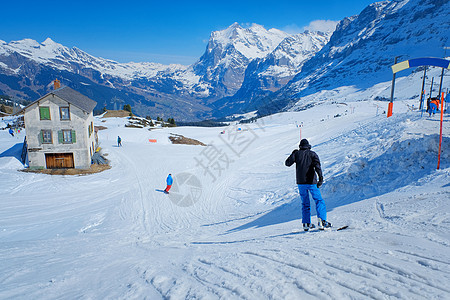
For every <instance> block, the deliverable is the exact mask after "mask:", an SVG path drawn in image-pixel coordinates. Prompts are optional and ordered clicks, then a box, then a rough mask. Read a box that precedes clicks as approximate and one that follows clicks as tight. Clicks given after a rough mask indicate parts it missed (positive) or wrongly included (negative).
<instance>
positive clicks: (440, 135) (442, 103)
mask: <svg viewBox="0 0 450 300" xmlns="http://www.w3.org/2000/svg"><path fill="white" fill-rule="evenodd" d="M443 122H444V92H442V95H441V132H440V134H439V155H438V165H437V169H438V170H439V166H440V165H441V147H442V123H443Z"/></svg>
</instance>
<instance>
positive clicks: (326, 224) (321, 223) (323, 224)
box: [318, 218, 332, 230]
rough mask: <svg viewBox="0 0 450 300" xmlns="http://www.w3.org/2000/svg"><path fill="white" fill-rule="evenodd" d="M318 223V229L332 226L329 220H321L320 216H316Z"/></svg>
mask: <svg viewBox="0 0 450 300" xmlns="http://www.w3.org/2000/svg"><path fill="white" fill-rule="evenodd" d="M318 225H319V226H318V227H319V230H325V229H329V228H331V227H332V225H331V223H330V222H328V221H325V220H322V219H321V218H318Z"/></svg>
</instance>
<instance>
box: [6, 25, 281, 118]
mask: <svg viewBox="0 0 450 300" xmlns="http://www.w3.org/2000/svg"><path fill="white" fill-rule="evenodd" d="M288 36H289V34H287V33H285V32H282V31H280V30H277V29H270V30H266V29H265V28H264V27H263V26H260V25H257V24H253V25H252V26H251V27H249V28H243V27H241V26H240V25H239V24H237V23H234V24H233V25H231V26H230V27H229V28H226V29H224V30H221V31H215V32H212V34H211V37H210V40H209V43H208V46H207V48H206V51H205V53H204V55H203V56H202V57H201V58H200V59H199V61H197V62H196V63H195V64H193V65H192V66H189V67H187V66H182V65H168V66H166V65H161V64H155V63H133V62H131V63H118V62H115V61H112V60H108V59H104V58H97V57H94V56H92V55H89V54H88V53H86V52H84V51H82V50H80V49H78V48H76V47H74V48H68V47H65V46H63V45H61V44H58V43H56V42H54V41H52V40H51V39H50V38H48V39H46V40H45V41H44V42H42V43H38V42H36V41H34V40H31V39H25V40H22V41H12V42H10V43H6V42H4V41H0V72H1V74H3V75H5V76H7V77H5V78H4V79H3V80H2V81H1V82H0V91H1V92H3V93H6V94H12V95H13V96H19V97H24V98H29V99H30V100H34V99H36V98H38V97H39V96H41V95H42V94H45V93H46V92H47V91H48V89H49V83H50V82H51V81H52V80H53V79H54V78H56V77H57V78H60V80H61V81H62V83H63V84H70V85H72V86H73V85H78V89H79V88H81V89H85V90H86V91H85V92H87V93H88V94H91V95H93V96H96V97H99V96H100V97H101V96H102V95H104V94H105V88H109V89H108V90H107V93H106V94H108V96H107V97H109V98H105V99H96V100H100V101H98V102H99V106H100V107H102V106H111V105H112V103H111V99H112V98H114V97H116V98H117V97H118V98H121V99H122V100H125V101H128V102H131V103H132V104H133V106H134V107H135V109H137V110H138V112H139V113H141V114H145V113H151V114H154V113H155V111H159V112H161V113H162V114H164V113H165V114H167V115H169V116H170V115H172V116H173V115H175V116H178V115H183V116H184V117H188V118H196V117H197V118H198V115H199V114H202V113H204V114H208V111H209V110H210V108H208V107H207V106H204V105H203V104H202V103H203V102H204V99H205V98H206V99H207V101H209V102H214V101H215V100H217V99H219V98H222V97H224V96H229V95H232V94H234V92H235V91H236V90H237V89H238V88H239V87H240V86H241V84H242V81H243V77H244V72H245V69H246V68H247V66H248V64H249V63H250V62H251V61H252V60H254V59H256V58H263V57H265V56H266V55H267V54H269V53H270V52H271V51H272V50H274V49H275V48H276V47H277V46H278V45H279V43H280V42H281V41H282V40H283V39H284V38H286V37H288ZM43 73H44V74H45V75H43ZM52 77H53V78H52ZM23 78H26V79H27V80H25V81H24V80H21V79H23ZM86 79H87V80H88V81H86ZM13 82H14V83H15V84H13ZM17 82H21V83H19V84H17ZM80 85H82V86H81V87H80ZM88 86H89V87H88ZM73 87H74V88H77V86H73ZM99 89H100V90H102V91H101V92H99V91H98V90H99ZM87 90H90V92H89V91H87ZM117 90H119V91H123V92H124V93H125V94H126V95H124V94H123V93H122V94H119V95H116V92H117ZM81 92H83V91H81ZM123 98H127V99H123ZM158 109H159V110H158ZM186 113H187V115H186Z"/></svg>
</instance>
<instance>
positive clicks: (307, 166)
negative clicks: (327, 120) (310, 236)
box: [285, 139, 331, 231]
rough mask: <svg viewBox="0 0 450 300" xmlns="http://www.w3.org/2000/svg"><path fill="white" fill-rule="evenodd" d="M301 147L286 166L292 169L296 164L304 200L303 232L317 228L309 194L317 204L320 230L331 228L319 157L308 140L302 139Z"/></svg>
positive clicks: (289, 158)
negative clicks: (322, 193) (321, 191)
mask: <svg viewBox="0 0 450 300" xmlns="http://www.w3.org/2000/svg"><path fill="white" fill-rule="evenodd" d="M299 146H300V149H299V150H294V151H292V154H291V155H290V156H289V157H288V158H287V159H286V162H285V165H286V166H288V167H290V166H292V165H293V164H294V163H295V164H296V174H297V176H296V177H297V185H298V190H299V193H300V197H301V199H302V223H303V230H304V231H308V230H309V229H312V228H314V227H315V226H314V224H312V223H311V207H310V200H309V193H311V196H312V198H313V199H314V201H315V202H316V211H317V219H318V227H319V229H320V230H323V229H324V228H330V227H331V223H329V222H327V209H326V206H325V201H324V200H323V199H322V195H321V194H320V190H319V188H320V186H321V185H322V183H323V175H322V169H321V168H320V160H319V156H318V155H317V154H316V153H315V152H314V151H311V145H310V144H309V142H308V140H307V139H302V140H301V141H300V145H299ZM316 173H317V175H318V176H319V181H317V176H316ZM308 192H309V193H308Z"/></svg>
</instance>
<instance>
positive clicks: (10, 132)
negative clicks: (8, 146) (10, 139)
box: [9, 127, 14, 136]
mask: <svg viewBox="0 0 450 300" xmlns="http://www.w3.org/2000/svg"><path fill="white" fill-rule="evenodd" d="M9 134H10V135H11V136H14V130H13V129H12V128H11V127H10V128H9Z"/></svg>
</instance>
